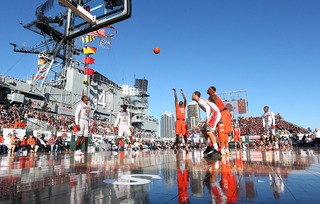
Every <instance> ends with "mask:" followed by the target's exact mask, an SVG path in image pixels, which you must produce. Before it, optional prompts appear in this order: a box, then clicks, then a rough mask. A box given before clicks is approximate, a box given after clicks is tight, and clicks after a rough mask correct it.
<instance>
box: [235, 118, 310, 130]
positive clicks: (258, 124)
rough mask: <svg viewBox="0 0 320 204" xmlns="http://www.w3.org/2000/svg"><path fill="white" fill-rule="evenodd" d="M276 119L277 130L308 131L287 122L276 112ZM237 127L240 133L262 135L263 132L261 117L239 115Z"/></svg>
mask: <svg viewBox="0 0 320 204" xmlns="http://www.w3.org/2000/svg"><path fill="white" fill-rule="evenodd" d="M275 120H276V129H277V131H278V130H287V131H289V132H290V133H291V134H294V133H308V130H306V129H304V128H301V127H299V126H297V125H294V124H292V123H289V122H287V121H285V120H283V118H282V117H281V116H280V114H277V115H276V116H275ZM238 121H239V125H240V126H239V127H240V130H241V135H263V134H265V132H264V130H263V127H262V119H261V117H248V118H245V117H240V118H238Z"/></svg>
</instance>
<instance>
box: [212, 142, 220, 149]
mask: <svg viewBox="0 0 320 204" xmlns="http://www.w3.org/2000/svg"><path fill="white" fill-rule="evenodd" d="M213 147H214V149H215V150H217V151H219V147H218V144H217V143H214V144H213Z"/></svg>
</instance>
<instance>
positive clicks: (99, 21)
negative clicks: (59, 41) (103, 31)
mask: <svg viewBox="0 0 320 204" xmlns="http://www.w3.org/2000/svg"><path fill="white" fill-rule="evenodd" d="M59 2H60V3H61V4H63V5H64V6H66V7H68V8H69V15H68V18H70V25H69V26H68V27H69V28H68V29H67V31H66V34H65V37H66V39H68V40H69V39H73V38H76V37H79V36H81V35H84V34H87V33H89V32H92V31H95V30H98V29H100V28H103V27H106V26H108V25H111V24H114V23H117V22H120V21H123V20H126V19H128V18H130V17H131V10H132V0H59ZM88 10H90V11H88Z"/></svg>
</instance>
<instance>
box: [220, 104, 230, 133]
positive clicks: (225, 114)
mask: <svg viewBox="0 0 320 204" xmlns="http://www.w3.org/2000/svg"><path fill="white" fill-rule="evenodd" d="M221 119H222V122H223V126H224V130H225V132H226V133H229V132H232V125H231V114H230V111H229V110H224V111H221Z"/></svg>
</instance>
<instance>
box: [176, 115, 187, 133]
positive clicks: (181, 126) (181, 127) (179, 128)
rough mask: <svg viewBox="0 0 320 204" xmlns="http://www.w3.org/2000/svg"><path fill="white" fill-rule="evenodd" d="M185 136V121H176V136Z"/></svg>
mask: <svg viewBox="0 0 320 204" xmlns="http://www.w3.org/2000/svg"><path fill="white" fill-rule="evenodd" d="M181 132H182V135H187V123H186V121H185V120H178V119H177V120H176V135H180V133H181Z"/></svg>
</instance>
